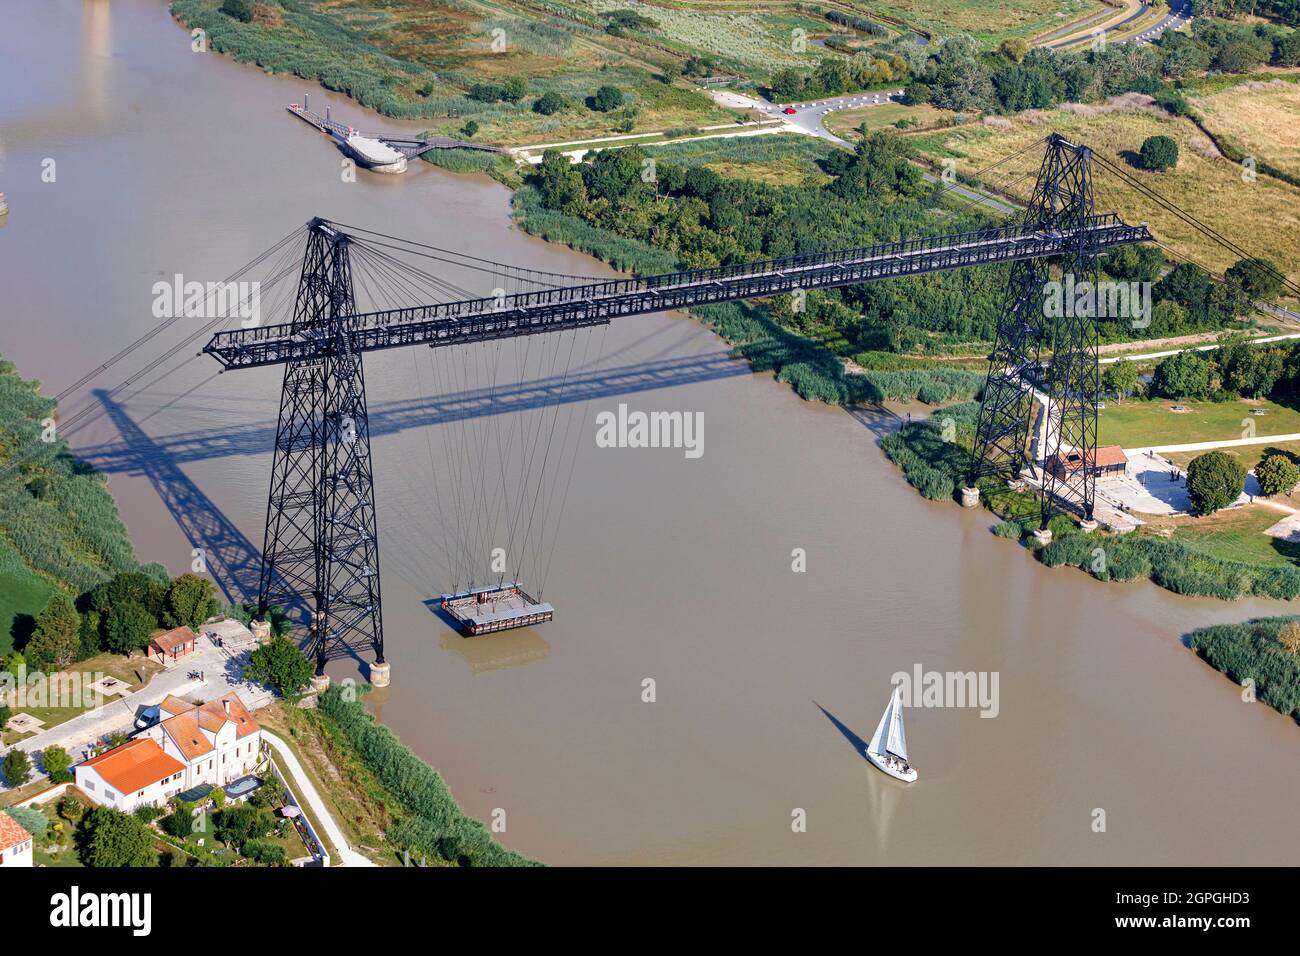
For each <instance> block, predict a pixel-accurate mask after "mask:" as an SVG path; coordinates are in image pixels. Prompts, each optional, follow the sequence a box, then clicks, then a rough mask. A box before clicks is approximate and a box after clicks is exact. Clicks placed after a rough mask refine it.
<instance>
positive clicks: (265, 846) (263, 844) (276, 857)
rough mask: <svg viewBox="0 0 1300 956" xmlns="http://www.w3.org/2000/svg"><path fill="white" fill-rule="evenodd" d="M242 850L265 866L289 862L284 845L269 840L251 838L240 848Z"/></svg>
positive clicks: (282, 864)
mask: <svg viewBox="0 0 1300 956" xmlns="http://www.w3.org/2000/svg"><path fill="white" fill-rule="evenodd" d="M240 852H241V853H243V854H244V856H246V857H248V858H249V859H250V860H256V861H257V862H258V863H261V864H262V865H263V866H285V865H286V864H287V863H288V854H287V853H285V851H284V847H282V846H280V844H278V843H271V842H269V841H267V840H249V841H248V842H247V843H245V844H244V845H243V846H242V847H241V848H240Z"/></svg>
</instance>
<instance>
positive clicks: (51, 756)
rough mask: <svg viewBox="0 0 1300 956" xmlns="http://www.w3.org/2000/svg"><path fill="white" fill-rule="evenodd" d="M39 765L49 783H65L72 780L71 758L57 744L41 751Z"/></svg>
mask: <svg viewBox="0 0 1300 956" xmlns="http://www.w3.org/2000/svg"><path fill="white" fill-rule="evenodd" d="M41 764H42V766H44V768H45V773H46V774H47V775H48V776H49V778H50V782H51V783H67V782H68V781H69V780H71V779H72V772H71V770H70V768H71V767H72V757H71V756H69V754H68V752H67V751H66V750H64V749H63V748H62V747H60V746H59V745H58V744H51V745H50V746H48V747H46V748H45V749H44V750H42V751H41Z"/></svg>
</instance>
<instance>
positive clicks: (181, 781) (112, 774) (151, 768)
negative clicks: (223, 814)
mask: <svg viewBox="0 0 1300 956" xmlns="http://www.w3.org/2000/svg"><path fill="white" fill-rule="evenodd" d="M73 776H74V778H75V780H76V783H77V786H78V787H80V788H81V789H82V790H84V791H85V792H86V793H87V794H88V795H89V796H90V798H91V799H92V800H94V801H95V802H96V803H102V804H104V805H105V806H109V807H114V808H116V809H118V810H121V811H122V812H123V813H130V812H131V811H132V810H134V809H135V808H136V807H139V806H144V805H145V804H152V805H154V806H161V805H162V804H164V803H166V802H167V801H168V800H170V799H171V798H172V797H174V796H175V795H176V794H178V793H180V792H181V791H182V790H183V789H185V764H183V763H181V762H180V761H179V760H177V759H176V758H175V757H172V756H170V755H168V754H167V753H166V752H165V751H164V750H163V748H162V747H160V746H159V745H158V741H156V740H152V739H151V738H149V737H137V738H136V739H135V740H130V741H127V742H126V743H124V744H122V746H120V747H114V748H113V749H112V750H107V751H105V752H104V753H102V754H100V755H99V756H98V757H91V758H90V759H89V760H86V761H84V762H82V763H79V764H77V766H76V767H75V768H73Z"/></svg>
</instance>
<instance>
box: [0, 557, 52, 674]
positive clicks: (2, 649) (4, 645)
mask: <svg viewBox="0 0 1300 956" xmlns="http://www.w3.org/2000/svg"><path fill="white" fill-rule="evenodd" d="M53 590H54V587H53V585H51V584H50V583H49V582H48V581H46V580H45V579H44V578H41V577H38V576H36V575H35V574H30V573H28V574H21V573H17V572H6V573H3V574H0V655H3V654H8V653H9V652H10V651H11V650H13V647H14V630H15V624H20V623H21V622H22V621H23V620H24V619H25V618H27V617H30V618H31V619H32V621H34V620H35V618H36V615H37V614H39V613H40V612H41V610H42V609H43V608H44V607H45V602H46V601H48V600H49V597H50V592H51V591H53ZM32 621H29V622H28V625H29V626H30V624H31V623H32Z"/></svg>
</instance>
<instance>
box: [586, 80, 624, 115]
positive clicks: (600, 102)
mask: <svg viewBox="0 0 1300 956" xmlns="http://www.w3.org/2000/svg"><path fill="white" fill-rule="evenodd" d="M590 105H591V108H592V109H593V110H595V111H596V112H598V113H609V112H612V111H613V110H616V109H618V108H619V107H620V106H622V105H623V91H622V90H620V89H619V88H618V87H617V86H610V85H609V84H606V85H604V86H602V87H601V88H600V89H598V90H596V92H595V94H594V95H593V96H592V98H591V104H590Z"/></svg>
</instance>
